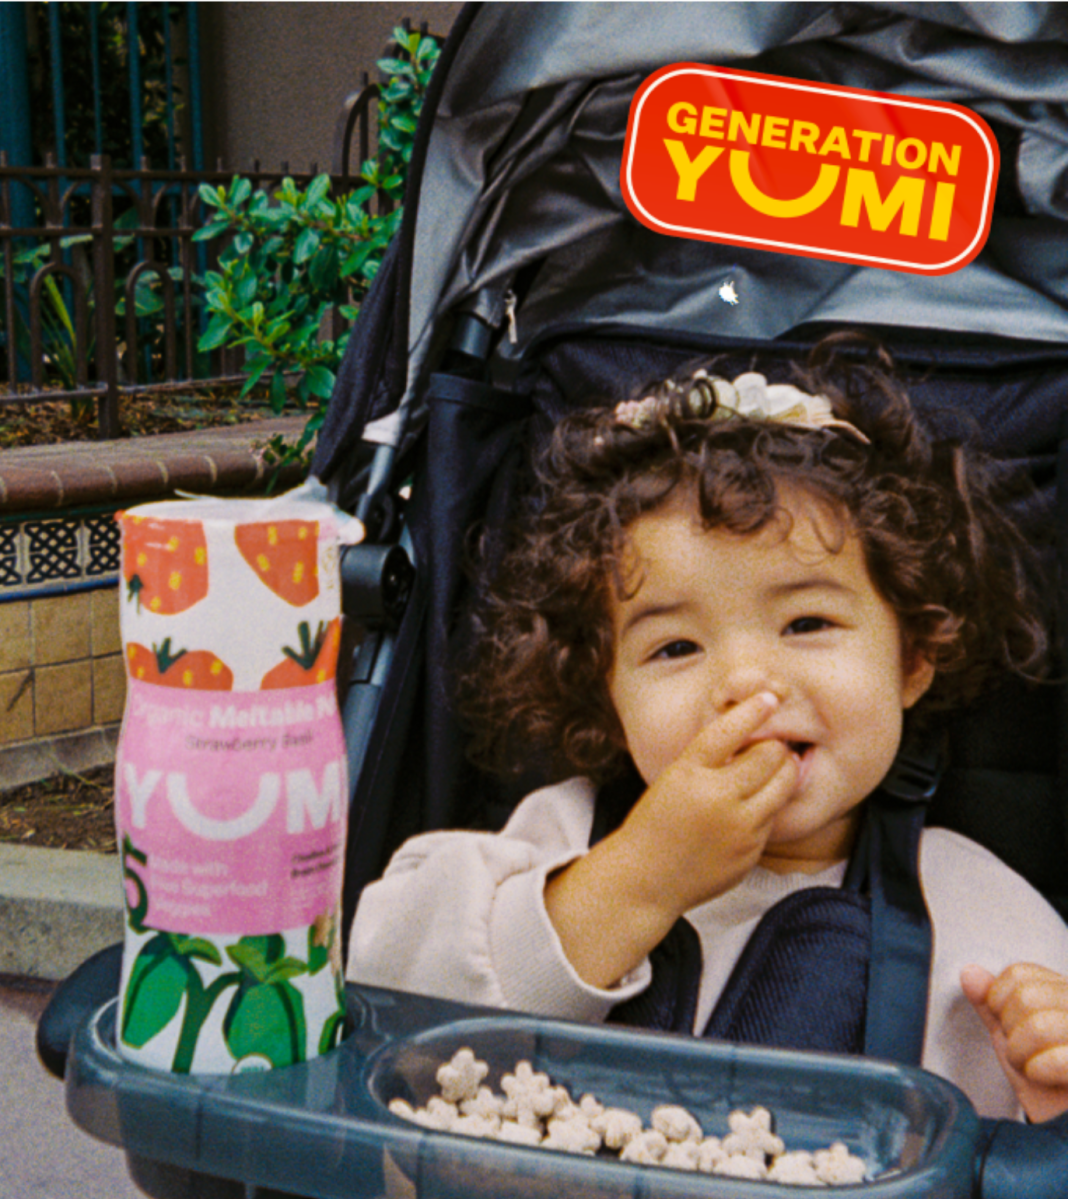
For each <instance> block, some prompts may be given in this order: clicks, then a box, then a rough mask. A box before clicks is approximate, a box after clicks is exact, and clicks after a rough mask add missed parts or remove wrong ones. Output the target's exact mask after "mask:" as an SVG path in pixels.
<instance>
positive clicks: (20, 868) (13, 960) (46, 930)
mask: <svg viewBox="0 0 1068 1199" xmlns="http://www.w3.org/2000/svg"><path fill="white" fill-rule="evenodd" d="M121 869H122V868H121V865H120V862H119V856H118V854H101V853H90V852H88V851H84V850H65V849H40V848H37V847H35V846H22V845H4V844H0V974H9V975H19V976H27V977H30V978H38V979H52V980H58V979H62V978H66V977H67V975H68V974H70V973H71V972H72V971H73V970H74V969H75V968H76V967H78V966H80V965H81V963H82V962H84V961H85V960H86V958H89V957H92V955H93V954H94V953H96V952H97V950H99V949H103V948H104V947H105V946H107V945H114V944H115V942H116V941H121V940H122V873H121Z"/></svg>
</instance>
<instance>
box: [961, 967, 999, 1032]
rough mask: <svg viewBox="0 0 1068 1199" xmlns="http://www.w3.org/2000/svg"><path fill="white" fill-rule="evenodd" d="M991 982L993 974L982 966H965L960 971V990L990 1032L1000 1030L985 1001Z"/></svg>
mask: <svg viewBox="0 0 1068 1199" xmlns="http://www.w3.org/2000/svg"><path fill="white" fill-rule="evenodd" d="M993 982H994V976H993V975H992V974H991V973H990V971H989V970H984V969H983V967H982V966H975V965H972V966H965V967H964V969H963V970H962V971H961V972H960V985H961V990H962V991H963V992H964V996H965V998H966V999H967V1000H968V1002H969V1003H970V1004H971V1005H972V1007H973V1008H975V1011H976V1014H977V1015H978V1016H979V1019H980V1020H982V1022H983V1024H984V1026H985V1027H986V1031H987V1032H989V1033H991V1034H993V1033H995V1032H1000V1031H1001V1024H1000V1023H999V1021H998V1018H997V1016H996V1015H995V1014H994V1012H993V1011H992V1010H991V1009H990V1006H989V1005H988V1003H987V995H988V994H989V992H990V987H991V984H992V983H993Z"/></svg>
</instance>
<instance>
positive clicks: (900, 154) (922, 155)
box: [894, 137, 927, 171]
mask: <svg viewBox="0 0 1068 1199" xmlns="http://www.w3.org/2000/svg"><path fill="white" fill-rule="evenodd" d="M894 157H895V158H896V159H897V165H898V166H899V167H904V168H905V170H906V171H918V170H919V169H920V167H922V166H923V164H924V163H925V162H926V161H927V147H926V146H925V145H924V143H923V142H921V141H920V139H919V138H918V137H906V138H905V140H904V141H903V142H898V145H897V153H896V154H895V155H894ZM910 159H911V161H910Z"/></svg>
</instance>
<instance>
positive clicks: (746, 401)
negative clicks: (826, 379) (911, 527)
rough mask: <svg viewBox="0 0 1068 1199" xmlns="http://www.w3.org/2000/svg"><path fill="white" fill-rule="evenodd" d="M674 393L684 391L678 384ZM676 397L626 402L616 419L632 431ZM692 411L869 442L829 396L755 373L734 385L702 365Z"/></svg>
mask: <svg viewBox="0 0 1068 1199" xmlns="http://www.w3.org/2000/svg"><path fill="white" fill-rule="evenodd" d="M671 390H672V391H673V392H678V391H681V390H683V389H682V388H680V387H679V386H678V385H677V384H676V385H675V386H674V387H673V388H672V389H671ZM676 403H677V401H676V399H675V396H674V395H669V396H666V397H665V396H655V395H650V396H645V397H644V398H643V399H640V400H624V401H623V402H622V403H621V404H617V405H616V407H615V419H616V421H617V422H618V423H619V424H621V425H626V426H627V427H628V428H631V429H642V428H645V427H646V426H648V425H652V424H654V423H656V421H657V420H659V419H660V417H661V415H662V414H664V415H666V414H667V412H668V411H670V410H671V408H672V406H673V405H674V404H676ZM683 403H684V405H685V409H686V410H687V411H688V413H689V415H691V416H692V417H694V418H696V419H698V420H706V419H707V420H723V419H725V418H727V417H730V416H744V417H748V418H749V419H750V420H770V421H776V422H778V423H780V424H786V425H794V426H797V427H799V428H804V429H838V430H840V431H841V432H843V433H848V434H850V435H851V436H853V437H855V438H856V439H857V440H858V441H860V442H862V443H863V444H864V445H870V444H871V441H870V439H869V438H868V437H866V436H865V435H864V434H863V433H862V432H861V431H860V430H859V429H858V428H857V427H856V425H853V424H850V423H849V421H845V420H839V419H838V417H836V416H835V415H834V409H833V408H832V407H831V402H830V400H828V399H827V397H826V396H825V395H809V394H808V393H807V392H804V391H802V390H801V389H800V388H799V387H794V385H793V384H792V383H772V384H769V383H768V381H767V379H766V378H765V377H764V376H763V375H761V374H758V373H757V372H756V371H747V372H746V373H745V374H743V375H739V376H738V378H737V379H735V380H734V382H733V383H731V382H728V381H727V380H726V379H720V378H718V377H716V376H714V375H710V374H709V373H708V372H707V371H706V370H704V369H701V370H697V371H695V372H694V375H693V378H692V380H691V381H690V387H689V390H688V391H687V392H686V394H685V399H684V400H683Z"/></svg>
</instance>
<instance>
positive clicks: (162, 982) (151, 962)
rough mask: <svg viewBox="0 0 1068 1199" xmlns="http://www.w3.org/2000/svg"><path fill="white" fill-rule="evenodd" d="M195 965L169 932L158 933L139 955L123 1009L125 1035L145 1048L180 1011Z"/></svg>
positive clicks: (129, 1041) (129, 1042) (135, 1046)
mask: <svg viewBox="0 0 1068 1199" xmlns="http://www.w3.org/2000/svg"><path fill="white" fill-rule="evenodd" d="M190 971H193V972H194V973H195V971H196V967H194V966H193V965H192V963H191V962H189V961H188V959H187V958H185V957H184V956H183V955H182V954H180V953H179V952H178V951H177V950H176V949H175V946H174V940H173V938H172V937H171V935H170V934H169V933H157V934H156V936H154V937H153V938H152V939H151V940H150V941H149V942H147V943H146V944H145V945H144V946H143V948H142V949H141V952H140V953H139V954H138V955H137V959H136V960H135V962H134V965H133V969H132V970H131V971H130V981H129V982H128V983H127V986H126V997H125V1001H124V1003H123V1010H122V1039H123V1041H125V1042H126V1044H127V1045H132V1046H133V1047H134V1048H135V1049H141V1048H142V1047H143V1046H144V1045H145V1044H146V1043H147V1042H148V1041H151V1040H152V1038H153V1037H154V1036H156V1035H157V1034H158V1033H160V1032H161V1031H162V1030H163V1029H164V1028H166V1026H167V1025H168V1024H170V1022H171V1021H172V1020H173V1019H174V1017H175V1016H176V1015H177V1014H178V1008H179V1007H180V1006H181V1003H182V996H183V995H184V994H185V992H186V988H187V986H188V983H189V973H190Z"/></svg>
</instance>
